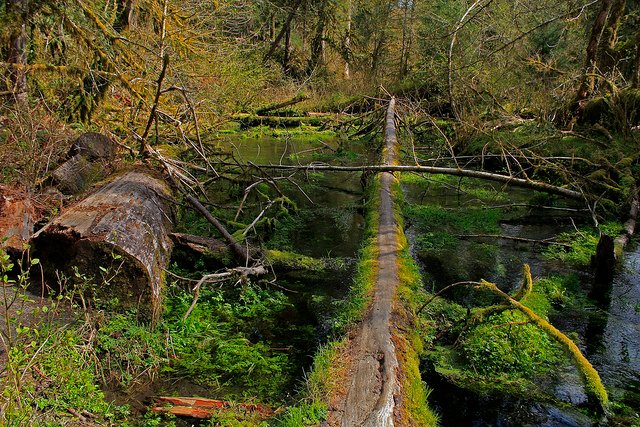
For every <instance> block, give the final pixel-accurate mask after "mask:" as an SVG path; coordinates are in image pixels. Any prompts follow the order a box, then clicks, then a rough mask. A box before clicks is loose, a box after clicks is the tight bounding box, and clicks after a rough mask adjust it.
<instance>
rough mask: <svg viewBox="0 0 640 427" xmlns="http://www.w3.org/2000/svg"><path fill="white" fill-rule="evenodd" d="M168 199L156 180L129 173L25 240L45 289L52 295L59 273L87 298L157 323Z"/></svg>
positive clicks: (166, 242)
mask: <svg viewBox="0 0 640 427" xmlns="http://www.w3.org/2000/svg"><path fill="white" fill-rule="evenodd" d="M170 200H171V192H170V190H169V188H168V186H167V185H166V184H165V182H164V181H163V180H162V179H159V178H157V177H156V176H154V175H152V174H151V173H150V172H146V171H130V172H126V173H124V174H123V175H120V176H118V177H116V178H115V179H113V180H112V181H111V182H109V183H108V184H106V185H105V186H103V187H102V188H100V189H99V190H97V191H96V192H95V193H93V194H91V195H90V196H89V197H87V198H85V199H84V200H82V201H80V202H79V203H77V204H75V205H73V206H71V207H69V208H68V209H67V210H65V211H64V212H63V213H62V214H61V215H60V216H59V217H57V218H55V219H54V220H53V221H51V222H50V223H49V224H47V225H46V226H45V227H44V228H43V229H41V230H40V231H39V232H37V233H36V234H35V235H34V236H33V238H32V247H33V250H34V253H36V254H37V256H38V257H39V258H40V260H41V263H42V265H43V267H44V272H45V276H46V278H47V281H48V283H49V285H50V286H52V287H53V288H54V289H58V284H57V283H56V281H58V277H59V276H57V274H58V273H57V272H59V273H62V274H63V275H64V276H65V277H68V278H70V281H71V282H73V283H74V284H75V285H80V286H84V287H85V289H84V291H87V292H88V293H89V295H90V296H93V297H95V298H100V299H103V300H108V301H113V300H117V303H118V305H119V306H121V307H123V308H138V309H139V313H140V314H141V318H143V319H145V320H152V321H155V320H157V319H158V317H159V315H160V308H161V305H162V304H161V295H162V282H163V276H164V274H163V272H164V269H165V267H166V266H167V264H168V262H169V257H170V254H171V249H172V242H171V239H170V238H169V235H168V233H169V232H170V231H171V227H172V222H173V216H174V214H173V209H172V204H171V202H170ZM63 284H64V281H63ZM67 286H69V283H67Z"/></svg>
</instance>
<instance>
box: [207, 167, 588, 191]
mask: <svg viewBox="0 0 640 427" xmlns="http://www.w3.org/2000/svg"><path fill="white" fill-rule="evenodd" d="M217 164H219V165H222V166H237V164H235V163H228V162H218V163H217ZM251 166H254V167H256V168H261V169H277V170H305V171H313V172H317V171H331V172H365V171H371V172H416V173H426V174H442V175H454V176H461V177H468V178H478V179H486V180H489V181H496V182H502V183H504V184H508V185H513V186H516V187H523V188H529V189H533V190H538V191H542V192H545V193H551V194H557V195H560V196H564V197H567V198H570V199H577V200H584V195H583V193H582V192H580V191H575V190H570V189H568V188H564V187H559V186H556V185H553V184H548V183H546V182H540V181H533V180H530V179H524V178H517V177H514V176H509V175H501V174H497V173H493V172H485V171H476V170H470V169H461V168H446V167H436V166H406V165H362V166H333V165H327V164H324V163H322V164H316V163H310V164H307V165H251Z"/></svg>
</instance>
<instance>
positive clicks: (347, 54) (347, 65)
mask: <svg viewBox="0 0 640 427" xmlns="http://www.w3.org/2000/svg"><path fill="white" fill-rule="evenodd" d="M351 2H352V0H348V5H347V31H346V33H345V35H344V59H345V60H344V78H345V80H350V79H351V22H352V14H353V6H352V3H351Z"/></svg>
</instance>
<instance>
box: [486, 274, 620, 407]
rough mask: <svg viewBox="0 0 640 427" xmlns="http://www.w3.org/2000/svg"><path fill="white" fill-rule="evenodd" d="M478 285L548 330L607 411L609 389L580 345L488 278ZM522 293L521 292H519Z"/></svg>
mask: <svg viewBox="0 0 640 427" xmlns="http://www.w3.org/2000/svg"><path fill="white" fill-rule="evenodd" d="M477 286H478V287H481V288H484V289H488V290H489V291H491V292H493V293H494V294H496V295H499V296H500V297H502V298H504V300H505V301H506V302H507V303H508V304H509V305H511V307H513V308H515V309H517V310H519V311H520V312H522V313H523V314H524V315H525V316H527V317H528V318H529V319H531V321H532V322H533V323H535V324H536V325H537V326H538V327H540V328H541V329H543V330H544V331H545V332H547V333H548V334H549V335H550V336H551V337H552V338H554V339H555V340H556V341H558V342H559V343H560V344H561V345H562V346H563V347H564V348H565V349H566V350H567V351H568V352H569V353H570V354H571V356H572V357H573V359H574V361H575V364H576V366H577V367H578V370H579V371H580V374H582V376H583V378H584V381H585V385H586V390H587V394H588V395H589V396H590V397H591V398H594V399H595V400H596V401H597V403H598V405H599V406H600V408H601V409H602V410H603V411H605V412H606V410H607V408H608V406H609V397H608V395H607V391H606V390H605V388H604V385H602V381H601V380H600V375H599V374H598V372H597V371H596V370H595V369H594V368H593V366H592V365H591V363H590V362H589V361H588V360H587V358H586V357H584V355H583V354H582V352H581V351H580V349H579V348H578V346H577V345H576V344H575V343H574V342H573V341H572V340H571V339H570V338H569V337H567V336H566V335H565V334H563V333H562V332H561V331H559V330H558V329H557V328H556V327H554V326H553V325H552V324H551V323H549V322H548V321H546V320H545V319H543V318H542V317H540V316H539V315H537V314H536V313H535V312H534V311H533V310H531V309H530V308H528V307H526V306H525V305H523V304H521V303H520V302H519V301H516V300H515V299H514V298H512V297H510V296H509V295H507V294H506V293H504V292H502V291H501V290H500V289H498V287H497V286H496V285H495V284H494V283H491V282H487V281H486V280H482V281H480V282H479V283H477ZM519 293H520V292H519Z"/></svg>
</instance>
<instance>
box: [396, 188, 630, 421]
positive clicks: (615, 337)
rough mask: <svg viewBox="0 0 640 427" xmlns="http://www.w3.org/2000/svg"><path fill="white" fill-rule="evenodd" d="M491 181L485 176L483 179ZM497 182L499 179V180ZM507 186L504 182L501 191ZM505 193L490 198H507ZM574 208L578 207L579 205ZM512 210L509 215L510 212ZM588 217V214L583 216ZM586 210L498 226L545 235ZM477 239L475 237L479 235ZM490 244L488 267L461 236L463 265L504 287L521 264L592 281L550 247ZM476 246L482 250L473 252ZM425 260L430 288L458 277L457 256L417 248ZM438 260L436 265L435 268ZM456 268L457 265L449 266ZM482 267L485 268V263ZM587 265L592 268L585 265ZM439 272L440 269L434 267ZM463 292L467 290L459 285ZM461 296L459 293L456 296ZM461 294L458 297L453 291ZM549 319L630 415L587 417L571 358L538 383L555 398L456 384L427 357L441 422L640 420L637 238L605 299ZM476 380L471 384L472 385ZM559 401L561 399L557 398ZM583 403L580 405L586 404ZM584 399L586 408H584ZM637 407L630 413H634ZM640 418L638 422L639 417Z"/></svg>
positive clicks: (443, 200)
mask: <svg viewBox="0 0 640 427" xmlns="http://www.w3.org/2000/svg"><path fill="white" fill-rule="evenodd" d="M479 185H484V186H487V184H479ZM496 189H500V187H498V186H496ZM502 190H503V189H500V191H502ZM404 191H405V198H406V200H407V201H408V202H409V203H418V204H420V203H427V202H428V203H430V204H436V205H439V206H441V207H444V208H447V209H453V210H456V209H460V210H463V209H465V208H466V207H470V206H478V202H479V201H478V200H477V199H475V198H474V197H472V196H470V195H464V194H460V193H458V192H456V191H454V190H453V189H452V188H451V187H449V188H448V189H447V188H444V189H443V188H442V187H440V188H438V187H437V186H436V187H432V188H431V189H430V190H429V191H427V192H425V191H424V190H423V189H419V188H417V187H415V186H413V185H404ZM506 195H507V197H508V202H507V203H509V204H514V205H517V204H523V203H527V198H528V197H530V195H531V193H530V192H527V191H523V190H519V189H509V190H506ZM503 204H505V203H504V200H503V198H502V197H501V198H500V200H496V201H493V202H492V203H487V205H503ZM573 208H578V206H575V207H573ZM507 216H509V215H507ZM579 218H583V219H579ZM579 221H584V217H583V216H581V215H579V214H578V213H577V212H576V213H571V212H567V213H562V212H555V211H543V210H540V209H534V210H531V211H529V212H528V213H527V214H526V215H525V216H515V217H513V218H509V219H508V220H506V221H501V222H499V231H498V232H497V233H495V234H500V235H505V236H513V237H518V238H525V239H532V240H544V239H550V240H554V238H555V237H556V236H557V235H558V234H559V233H562V232H569V231H572V230H574V227H575V226H576V223H578V224H579ZM416 228H417V227H414V228H412V227H409V228H408V230H406V231H407V235H408V237H409V240H410V242H411V243H412V244H413V245H414V246H415V244H416V242H417V239H419V238H420V232H419V230H416ZM477 240H478V239H476V241H477ZM480 240H482V241H485V242H487V243H489V244H491V245H492V247H493V248H492V250H490V251H489V252H490V255H489V256H488V258H489V260H490V261H491V263H490V264H489V263H487V262H486V260H484V261H483V262H481V264H482V265H483V267H484V271H482V269H474V268H472V267H470V266H472V265H473V264H474V262H475V258H478V257H479V258H483V257H484V258H486V257H487V255H486V254H478V252H477V251H478V246H477V245H476V246H473V245H471V244H469V243H468V242H467V241H465V240H463V241H461V245H460V248H459V249H458V251H459V252H460V253H461V254H462V255H461V257H462V258H463V259H467V261H468V262H467V263H466V265H465V268H466V270H465V269H463V271H464V273H462V274H469V275H474V274H477V275H478V276H477V277H469V278H467V279H465V280H479V279H480V278H485V279H487V280H489V281H492V282H495V283H496V284H498V286H500V287H501V288H502V289H503V290H504V291H507V292H512V291H513V290H515V288H517V287H518V285H519V283H521V281H522V264H524V263H527V264H529V265H530V267H531V271H532V275H533V277H534V278H536V277H542V276H550V275H566V274H572V275H574V276H575V277H577V278H578V280H579V281H580V282H581V286H582V287H583V288H585V292H586V289H588V288H589V284H590V280H591V276H590V273H589V271H584V270H576V269H575V268H572V267H571V266H570V265H569V264H568V263H562V262H559V261H555V260H549V259H546V258H545V257H543V256H542V252H543V250H544V247H541V246H540V245H535V244H532V243H525V242H517V241H510V240H502V239H495V238H485V239H480ZM474 250H475V251H476V252H475V253H474ZM414 255H417V256H416V259H417V260H418V261H419V265H420V267H421V269H422V271H423V273H424V275H425V277H426V278H427V279H428V282H429V281H430V282H431V283H430V284H429V283H428V286H431V287H432V289H429V290H430V291H433V290H437V289H441V288H442V287H444V286H446V285H448V284H450V283H451V282H450V281H448V280H453V279H452V278H457V277H458V276H457V275H459V274H460V273H459V272H458V270H459V269H460V266H459V265H458V264H459V263H458V262H456V261H455V257H454V260H453V263H447V262H446V261H445V262H443V261H442V260H439V261H436V260H434V259H432V258H430V257H427V258H422V259H421V258H420V256H419V254H416V253H415V250H414ZM434 265H435V266H436V268H435V269H434ZM451 269H453V270H454V272H451ZM479 270H480V271H479ZM587 270H588V269H587ZM434 273H435V274H434ZM461 293H463V292H461ZM457 297H458V298H459V299H460V296H459V295H458V296H457ZM454 298H455V297H454ZM472 302H473V301H472V299H471V300H470V299H469V298H468V297H461V303H462V304H463V305H466V304H467V303H472ZM549 320H550V322H551V323H552V324H553V325H555V326H556V327H558V328H559V329H560V330H562V331H563V332H565V333H571V334H572V335H573V338H574V339H575V340H576V342H577V344H578V346H579V347H580V349H581V350H582V352H583V354H584V355H585V356H586V357H587V359H588V360H590V361H591V363H592V364H593V365H594V367H595V368H596V369H597V370H598V372H599V373H600V375H601V378H602V380H603V382H604V384H605V386H606V388H607V391H608V392H609V396H610V399H611V400H613V401H615V402H620V403H623V404H624V405H626V406H627V410H626V412H627V414H626V415H627V417H624V418H623V417H620V416H612V417H610V418H609V419H598V417H596V418H595V419H596V420H598V421H594V419H593V418H590V417H588V416H587V415H586V414H585V413H586V412H588V411H587V410H586V408H585V407H584V405H585V404H586V403H587V395H586V393H585V390H584V386H583V382H582V379H581V378H580V375H579V374H578V372H577V369H576V368H575V367H574V366H573V365H563V366H558V368H557V371H556V372H555V373H554V374H553V375H552V376H550V377H548V378H547V379H545V381H544V384H538V385H539V386H540V387H541V389H542V390H544V392H545V393H546V394H548V395H549V396H551V397H552V399H548V398H542V399H535V398H531V397H525V396H528V394H529V393H528V392H524V393H523V394H519V395H512V394H501V393H500V392H490V391H489V392H481V391H473V390H472V389H467V388H465V387H464V386H463V387H460V386H459V385H455V384H452V383H451V382H450V381H448V380H447V379H445V377H443V376H441V375H440V374H438V373H437V372H436V370H435V369H434V367H433V366H431V365H429V364H428V363H427V366H423V368H422V370H423V380H424V381H426V383H427V385H428V386H429V387H430V388H431V389H432V390H433V391H432V393H431V395H430V397H429V401H430V404H431V405H433V407H434V408H435V410H436V411H437V412H438V413H439V414H440V415H441V425H442V426H443V427H454V426H455V427H464V426H474V427H475V426H478V427H479V426H499V427H507V426H531V427H533V426H545V427H555V426H558V427H563V426H564V427H582V426H595V425H598V426H604V425H611V426H626V425H631V424H630V423H631V422H632V421H630V420H631V419H632V418H633V411H635V413H636V416H635V418H633V419H635V422H636V423H637V422H638V415H637V414H638V413H639V412H640V247H639V246H638V245H632V246H631V247H630V248H628V249H627V251H626V253H625V259H624V263H623V266H622V268H620V269H619V271H618V272H617V273H616V276H615V279H614V283H613V286H612V290H611V298H610V303H609V305H608V306H607V307H603V308H597V307H583V308H581V309H580V308H578V309H576V308H575V307H574V308H572V309H571V310H565V311H563V310H562V309H559V310H557V311H553V312H552V315H551V316H550V319H549ZM472 388H473V387H472ZM554 401H555V402H554ZM580 405H582V406H580ZM579 407H582V409H579ZM630 411H631V413H629V412H630ZM633 425H636V424H633Z"/></svg>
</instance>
